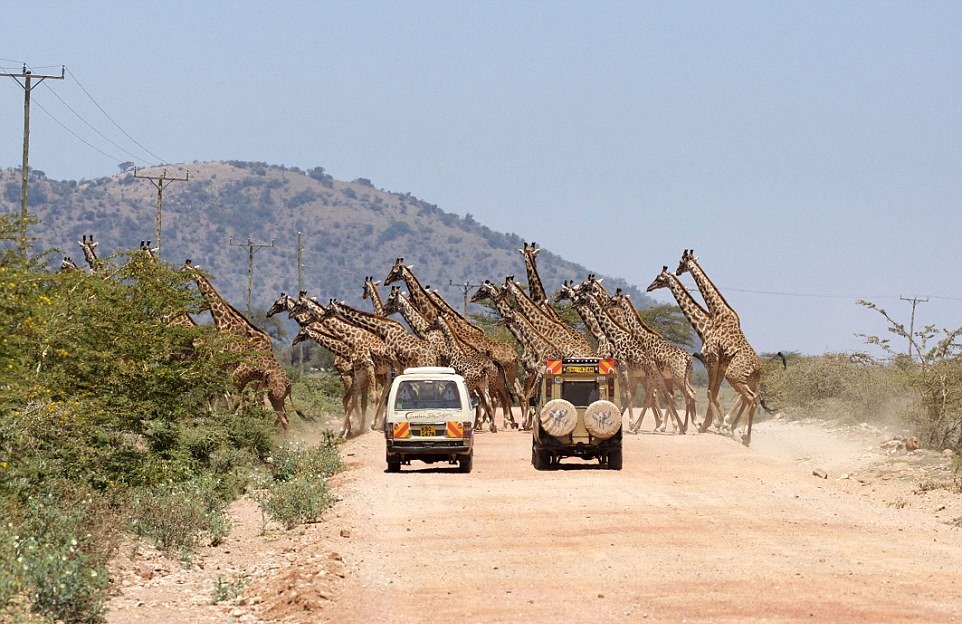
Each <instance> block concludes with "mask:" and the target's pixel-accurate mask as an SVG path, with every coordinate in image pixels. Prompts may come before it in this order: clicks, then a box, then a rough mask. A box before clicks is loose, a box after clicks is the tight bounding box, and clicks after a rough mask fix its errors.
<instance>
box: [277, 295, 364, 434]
mask: <svg viewBox="0 0 962 624" xmlns="http://www.w3.org/2000/svg"><path fill="white" fill-rule="evenodd" d="M296 304H297V301H296V300H295V299H294V298H293V297H291V296H290V295H287V294H286V293H281V295H280V297H278V298H277V300H276V301H275V302H274V303H273V304H272V305H271V307H270V308H268V310H267V317H268V318H269V317H272V316H274V315H275V314H277V313H278V312H283V311H285V310H286V311H287V313H288V316H289V317H290V318H292V319H294V320H295V321H297V324H298V325H299V326H300V328H301V331H304V332H305V335H304V336H302V337H301V338H300V340H298V338H296V337H295V339H294V342H293V343H292V346H293V345H296V344H299V343H300V342H303V341H304V340H305V339H306V338H307V337H309V338H311V339H313V340H314V341H315V342H317V343H318V344H320V345H321V346H322V347H324V348H325V349H327V350H328V351H330V352H331V353H332V354H334V369H335V370H337V372H338V374H339V375H340V377H341V385H342V386H343V387H344V392H343V394H342V396H341V407H342V409H343V411H344V421H343V423H342V425H341V431H340V435H341V437H343V438H347V437H350V435H351V414H353V413H355V412H357V413H359V414H360V415H361V421H362V422H361V426H362V427H363V425H364V423H363V418H364V412H363V411H361V400H360V397H359V395H361V393H364V394H363V396H364V397H365V399H364V401H363V404H364V411H366V410H367V400H366V394H367V392H368V391H369V387H370V384H371V383H373V382H374V380H375V373H374V363H373V360H372V359H371V354H370V353H365V352H361V351H356V350H354V349H353V348H351V346H350V345H348V344H347V343H346V342H344V341H343V340H341V339H340V338H338V337H337V336H334V335H333V334H331V333H329V332H327V331H326V330H325V329H324V327H323V325H322V324H321V323H319V322H317V321H315V320H314V318H313V317H312V316H311V315H310V314H308V313H306V312H303V311H301V312H297V311H296V310H295V306H296ZM307 329H310V330H312V332H314V333H313V334H309V333H308V332H307V331H306V330H307ZM355 378H357V379H355Z"/></svg>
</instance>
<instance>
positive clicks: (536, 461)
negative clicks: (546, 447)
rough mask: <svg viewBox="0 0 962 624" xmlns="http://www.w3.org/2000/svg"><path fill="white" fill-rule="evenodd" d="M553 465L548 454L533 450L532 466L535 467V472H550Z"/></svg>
mask: <svg viewBox="0 0 962 624" xmlns="http://www.w3.org/2000/svg"><path fill="white" fill-rule="evenodd" d="M550 464H551V458H550V457H548V454H547V453H541V452H538V450H537V449H535V448H533V447H532V449H531V465H532V466H534V469H535V470H548V468H549V467H550Z"/></svg>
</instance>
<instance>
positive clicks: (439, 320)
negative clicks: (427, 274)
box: [433, 314, 498, 433]
mask: <svg viewBox="0 0 962 624" xmlns="http://www.w3.org/2000/svg"><path fill="white" fill-rule="evenodd" d="M433 325H434V326H435V327H437V328H438V329H439V330H441V334H442V335H443V336H444V341H445V342H446V343H447V346H448V352H449V353H450V357H451V367H452V368H453V369H454V370H456V371H457V372H458V374H459V375H461V376H462V377H464V381H465V382H466V383H467V384H468V388H469V389H470V390H471V392H472V393H473V394H474V395H475V396H477V397H478V401H479V402H480V408H481V412H479V413H478V414H476V415H475V419H474V428H475V429H476V430H477V429H480V428H481V418H480V415H481V413H482V412H483V413H485V414H487V415H488V417H489V418H490V421H491V422H490V426H489V429H490V431H491V433H496V432H497V431H498V427H497V426H496V425H495V424H494V411H493V410H492V409H491V395H490V393H489V391H488V380H489V379H490V378H491V377H492V376H496V375H497V374H498V372H497V369H496V367H495V365H494V363H492V361H491V360H490V359H489V358H487V357H486V356H485V355H484V354H482V353H478V352H477V351H475V350H473V349H471V348H470V347H466V346H464V345H462V344H461V342H460V341H459V340H458V338H457V336H456V335H455V334H454V331H453V330H452V329H451V327H450V326H449V325H448V322H447V320H445V318H444V316H442V315H440V314H439V315H438V316H436V317H435V318H434V323H433Z"/></svg>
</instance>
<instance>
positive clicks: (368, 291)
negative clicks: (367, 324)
mask: <svg viewBox="0 0 962 624" xmlns="http://www.w3.org/2000/svg"><path fill="white" fill-rule="evenodd" d="M380 283H381V282H379V281H377V280H375V279H374V276H373V275H368V276H367V277H365V278H364V294H363V295H362V296H361V298H362V299H370V300H371V304H372V305H373V306H374V314H375V316H387V315H386V314H385V313H384V304H383V303H381V294H380V293H379V292H378V291H377V285H378V284H380Z"/></svg>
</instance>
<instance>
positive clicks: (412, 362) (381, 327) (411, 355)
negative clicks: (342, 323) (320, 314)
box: [327, 299, 440, 369]
mask: <svg viewBox="0 0 962 624" xmlns="http://www.w3.org/2000/svg"><path fill="white" fill-rule="evenodd" d="M327 311H328V314H329V315H335V316H339V317H341V318H343V319H344V320H346V321H347V322H348V323H351V324H352V325H357V326H358V327H362V328H364V329H366V330H367V331H369V332H371V333H372V334H374V335H375V336H377V337H379V338H380V339H381V340H383V341H384V343H385V344H386V345H387V347H388V349H391V350H392V351H393V352H394V357H395V359H396V360H397V361H398V363H399V364H400V367H401V368H402V369H405V368H410V367H416V366H438V365H439V364H440V362H439V361H438V357H437V354H435V352H434V350H433V349H432V348H431V344H430V343H429V342H428V341H426V340H422V339H421V338H418V337H417V336H414V335H412V334H410V333H409V332H408V331H407V330H406V329H405V328H404V326H403V325H401V324H400V323H398V322H397V321H395V320H394V319H392V318H388V317H386V316H376V315H374V314H370V313H368V312H363V311H361V310H358V309H357V308H352V307H351V306H349V305H347V304H345V303H343V302H339V301H335V300H334V299H331V300H330V303H329V304H328V306H327Z"/></svg>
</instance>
